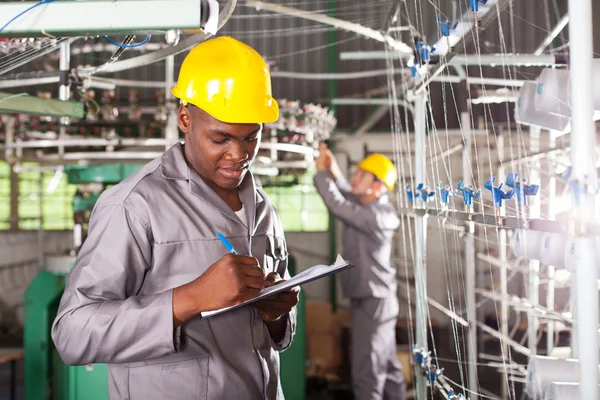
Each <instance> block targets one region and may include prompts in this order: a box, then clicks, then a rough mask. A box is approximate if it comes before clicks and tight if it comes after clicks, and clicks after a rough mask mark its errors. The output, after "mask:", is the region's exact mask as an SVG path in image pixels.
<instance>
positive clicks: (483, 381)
mask: <svg viewBox="0 0 600 400" xmlns="http://www.w3.org/2000/svg"><path fill="white" fill-rule="evenodd" d="M435 331H436V332H435V335H434V337H435V344H436V349H437V353H438V357H439V358H440V364H441V365H440V366H441V367H443V368H444V370H445V371H444V374H445V375H447V376H448V377H450V378H451V379H452V380H454V381H455V382H461V377H460V375H461V374H460V369H459V368H458V365H457V363H456V362H452V361H450V360H452V359H454V360H456V347H455V343H454V339H453V335H452V332H451V331H450V330H448V329H436V330H435ZM399 333H400V332H399ZM403 333H405V332H402V333H400V336H403V335H402V334H403ZM403 339H407V338H402V337H401V338H400V341H401V342H403V341H404V340H403ZM461 342H462V341H461ZM485 343H486V344H485V347H484V348H483V349H479V350H480V352H485V353H487V354H500V349H499V346H498V344H497V341H496V340H489V341H488V340H486V342H485ZM542 343H543V341H542ZM460 347H461V349H460V351H461V353H462V354H463V357H462V358H463V359H464V354H465V353H466V352H465V350H466V349H464V348H463V343H461V344H460ZM513 356H515V358H516V360H515V361H517V362H519V363H523V364H526V359H524V358H522V357H518V355H515V354H514V353H513ZM465 367H466V366H464V365H463V374H465V373H466V368H465ZM16 371H17V374H16V379H17V390H16V398H15V400H23V398H24V397H23V362H22V360H20V361H17V364H16ZM478 372H479V374H478V375H479V383H480V385H481V387H483V388H485V389H487V390H488V391H490V392H492V393H494V394H499V393H500V382H501V378H500V374H499V373H498V372H497V371H496V369H495V368H490V367H486V366H483V365H482V366H480V367H479V368H478ZM463 376H464V375H463ZM9 385H10V366H9V364H0V400H12V399H10V398H9V393H10V389H9ZM319 386H320V385H319ZM327 386H328V385H327V384H326V383H325V388H324V389H325V390H324V391H322V392H321V393H319V394H315V393H314V392H313V395H312V396H309V399H315V400H316V399H318V400H337V399H352V395H351V391H350V390H349V382H343V383H341V384H338V385H335V386H329V387H328V388H327ZM522 390H523V387H522V385H521V384H515V392H516V395H517V396H516V398H517V399H520V398H521V394H522Z"/></svg>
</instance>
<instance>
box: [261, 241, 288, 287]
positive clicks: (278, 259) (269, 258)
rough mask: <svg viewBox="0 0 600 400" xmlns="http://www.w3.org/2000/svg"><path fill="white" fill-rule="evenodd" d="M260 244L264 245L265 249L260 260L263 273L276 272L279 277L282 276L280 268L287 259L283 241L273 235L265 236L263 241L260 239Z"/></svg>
mask: <svg viewBox="0 0 600 400" xmlns="http://www.w3.org/2000/svg"><path fill="white" fill-rule="evenodd" d="M261 242H263V243H264V249H265V250H264V256H263V260H262V266H263V268H264V270H265V273H266V274H268V273H270V272H278V273H279V274H280V275H283V271H281V268H283V266H284V265H285V264H284V261H285V260H287V257H288V252H287V246H286V243H285V239H283V238H280V237H277V236H273V235H265V236H264V239H262V238H261ZM259 260H260V258H259ZM282 278H283V276H282Z"/></svg>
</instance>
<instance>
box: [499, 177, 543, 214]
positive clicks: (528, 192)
mask: <svg viewBox="0 0 600 400" xmlns="http://www.w3.org/2000/svg"><path fill="white" fill-rule="evenodd" d="M526 182H527V181H526V180H525V179H523V181H522V182H519V175H518V174H516V173H514V172H513V173H510V174H508V176H507V177H506V186H508V187H510V188H513V189H514V191H515V192H516V193H517V203H518V204H519V206H527V196H535V195H536V194H537V193H538V190H539V189H540V186H539V185H527V184H526Z"/></svg>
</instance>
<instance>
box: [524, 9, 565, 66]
mask: <svg viewBox="0 0 600 400" xmlns="http://www.w3.org/2000/svg"><path fill="white" fill-rule="evenodd" d="M568 23H569V14H565V15H564V16H563V17H562V18H561V19H560V21H558V23H557V24H556V26H555V27H554V29H552V31H551V32H550V33H548V36H546V38H545V39H544V41H543V42H542V44H540V45H539V47H538V48H537V49H535V51H534V52H533V54H535V55H536V56H539V55H541V54H543V53H544V50H546V47H548V46H549V45H550V43H552V41H553V40H554V39H556V37H557V36H558V35H559V34H560V33H561V32H562V30H563V29H565V27H566V26H567V24H568Z"/></svg>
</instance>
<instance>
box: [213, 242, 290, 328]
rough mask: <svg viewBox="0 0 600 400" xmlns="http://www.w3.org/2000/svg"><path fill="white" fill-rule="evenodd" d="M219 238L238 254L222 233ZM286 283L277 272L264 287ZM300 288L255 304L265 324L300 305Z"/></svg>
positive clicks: (265, 281)
mask: <svg viewBox="0 0 600 400" xmlns="http://www.w3.org/2000/svg"><path fill="white" fill-rule="evenodd" d="M217 237H218V238H219V240H220V241H221V243H223V246H225V248H226V249H227V251H229V252H230V253H231V254H237V251H235V248H234V247H233V245H232V244H231V243H230V242H229V240H227V239H226V238H225V237H224V236H223V235H221V233H219V232H217ZM282 282H285V281H284V280H283V279H281V277H280V276H279V274H278V273H277V272H271V273H270V274H268V275H267V276H266V277H265V278H264V282H263V285H264V287H270V286H274V285H278V284H280V283H282ZM299 293H300V288H293V289H291V290H287V291H285V292H282V293H277V294H274V295H272V296H269V297H267V298H265V299H262V300H259V301H258V302H256V303H254V307H255V308H256V309H257V310H258V315H260V317H261V318H262V319H263V320H264V321H265V322H269V323H270V322H275V321H278V320H279V319H281V317H283V316H284V315H286V314H287V313H288V312H290V310H291V309H292V308H293V307H294V306H295V305H296V304H298V294H299Z"/></svg>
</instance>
